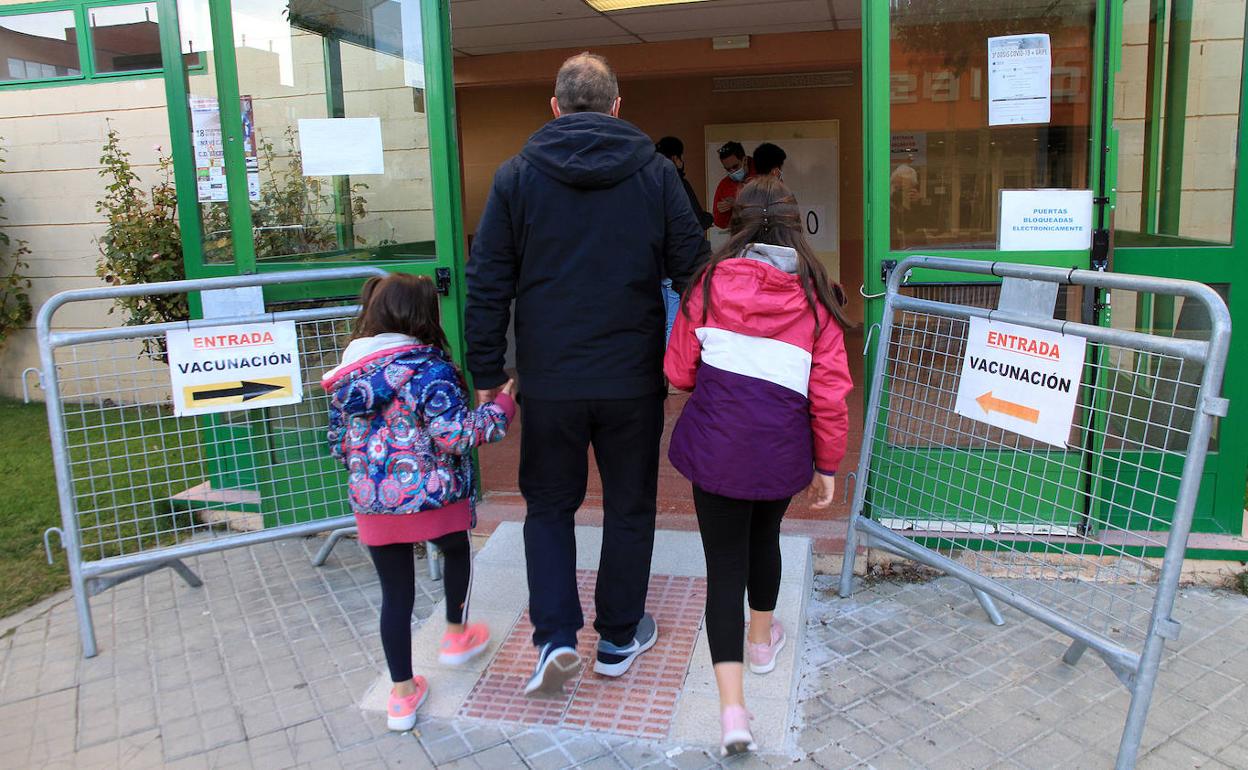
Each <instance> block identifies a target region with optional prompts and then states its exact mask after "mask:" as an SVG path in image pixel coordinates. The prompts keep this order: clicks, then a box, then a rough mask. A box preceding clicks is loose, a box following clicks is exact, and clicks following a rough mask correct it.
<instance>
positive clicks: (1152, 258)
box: [1112, 0, 1248, 558]
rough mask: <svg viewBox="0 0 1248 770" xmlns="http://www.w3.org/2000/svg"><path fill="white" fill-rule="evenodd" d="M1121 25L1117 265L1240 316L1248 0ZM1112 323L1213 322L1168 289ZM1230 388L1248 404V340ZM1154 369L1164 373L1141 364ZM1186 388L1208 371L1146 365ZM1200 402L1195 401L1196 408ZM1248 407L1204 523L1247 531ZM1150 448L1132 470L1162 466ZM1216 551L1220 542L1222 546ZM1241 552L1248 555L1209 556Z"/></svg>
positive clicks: (1224, 443) (1153, 12)
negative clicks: (1184, 285)
mask: <svg viewBox="0 0 1248 770" xmlns="http://www.w3.org/2000/svg"><path fill="white" fill-rule="evenodd" d="M1123 14H1124V15H1123V21H1122V30H1121V42H1120V45H1121V50H1122V52H1123V56H1122V62H1123V63H1122V67H1121V69H1120V71H1119V72H1118V73H1117V76H1116V83H1115V91H1116V93H1117V94H1118V98H1117V100H1116V105H1117V106H1116V110H1115V115H1114V124H1115V127H1116V128H1117V130H1118V132H1119V135H1120V137H1121V140H1120V155H1119V164H1118V174H1117V177H1118V185H1117V187H1118V189H1117V202H1118V206H1117V210H1116V212H1115V219H1114V251H1113V263H1112V269H1114V270H1115V271H1121V272H1124V273H1140V274H1145V275H1159V276H1166V277H1172V278H1186V279H1189V280H1195V281H1201V282H1203V283H1207V284H1210V285H1211V286H1213V287H1214V288H1215V289H1216V290H1217V291H1218V292H1219V293H1220V294H1221V295H1222V296H1223V298H1224V299H1226V300H1227V301H1228V304H1229V305H1230V308H1231V315H1232V317H1233V318H1235V319H1242V318H1248V248H1246V247H1245V246H1244V245H1243V241H1244V239H1243V238H1242V237H1241V236H1242V234H1243V233H1244V232H1245V230H1244V227H1245V226H1248V222H1246V221H1245V209H1246V208H1248V207H1245V206H1244V205H1242V204H1240V205H1236V202H1237V201H1236V194H1235V193H1236V190H1237V189H1245V188H1244V187H1243V185H1244V184H1245V183H1248V178H1246V177H1245V174H1246V173H1248V172H1246V170H1245V168H1244V164H1241V163H1238V159H1239V158H1240V157H1243V156H1244V153H1245V152H1246V151H1248V147H1246V146H1245V141H1246V140H1248V138H1246V137H1245V136H1244V135H1243V133H1242V132H1241V130H1240V123H1241V115H1243V112H1244V106H1245V89H1244V78H1243V72H1244V66H1245V65H1244V62H1245V58H1244V57H1245V47H1244V38H1245V1H1244V0H1212V1H1211V2H1194V0H1126V2H1125V3H1124V5H1123ZM1112 323H1113V324H1114V325H1115V326H1119V327H1122V328H1133V329H1139V330H1141V331H1147V332H1151V333H1153V334H1161V335H1166V336H1181V337H1187V338H1196V339H1204V338H1207V335H1208V330H1209V319H1208V318H1207V317H1205V313H1204V312H1203V311H1201V310H1199V309H1197V307H1196V305H1195V303H1190V304H1188V303H1176V302H1175V301H1174V300H1173V299H1171V298H1167V297H1154V296H1149V295H1139V296H1134V295H1126V296H1118V295H1115V296H1114V298H1113V311H1112ZM1231 346H1232V347H1231V356H1230V361H1229V364H1228V370H1227V377H1226V381H1225V384H1224V391H1223V395H1225V396H1227V397H1228V398H1230V399H1231V403H1232V404H1242V402H1243V400H1244V397H1245V395H1248V392H1246V390H1245V388H1246V387H1248V386H1245V382H1248V370H1246V369H1245V367H1246V366H1248V364H1246V363H1245V362H1246V361H1248V337H1245V335H1243V334H1237V335H1234V336H1233V337H1232V340H1231ZM1138 365H1139V366H1142V367H1145V369H1146V370H1147V369H1149V368H1152V369H1155V367H1156V365H1155V364H1152V363H1150V362H1147V361H1145V362H1141V363H1139V364H1138ZM1144 374H1145V375H1146V376H1148V375H1151V376H1152V377H1154V378H1158V379H1160V380H1162V381H1176V387H1177V388H1178V391H1177V392H1179V393H1183V392H1191V391H1190V388H1184V387H1182V386H1183V385H1189V384H1191V383H1194V382H1197V381H1199V376H1200V372H1199V371H1197V370H1195V369H1193V368H1192V367H1188V371H1183V372H1181V373H1179V372H1164V371H1163V372H1157V371H1145V372H1144ZM1188 406H1192V405H1190V404H1189V405H1188ZM1244 420H1245V412H1244V410H1243V408H1242V407H1241V408H1234V407H1233V408H1232V409H1231V412H1230V414H1229V415H1228V416H1227V417H1226V418H1225V419H1223V420H1222V421H1221V425H1220V426H1219V430H1218V432H1217V434H1216V435H1215V436H1214V439H1213V444H1212V446H1211V452H1212V454H1211V455H1210V457H1209V460H1208V462H1207V464H1206V466H1205V478H1204V479H1203V483H1202V488H1201V494H1200V497H1199V498H1198V502H1197V510H1196V518H1195V521H1194V522H1193V531H1194V532H1197V533H1216V534H1228V535H1239V534H1242V532H1243V525H1244V513H1243V509H1244V469H1245V466H1246V465H1248V442H1245V441H1234V440H1230V439H1229V437H1232V436H1236V435H1240V434H1241V433H1242V431H1243V429H1244V428H1243V425H1244ZM1149 449H1150V448H1149V447H1147V446H1145V447H1143V448H1142V449H1141V450H1140V451H1139V452H1137V453H1136V455H1137V456H1136V457H1127V458H1124V466H1125V467H1127V468H1130V467H1139V468H1154V467H1156V469H1157V472H1158V474H1159V475H1164V476H1165V477H1167V478H1169V477H1172V476H1173V475H1174V469H1167V468H1160V467H1157V463H1158V462H1160V461H1159V460H1158V459H1157V457H1158V456H1159V453H1157V452H1150V451H1148V450H1149ZM1215 548H1216V546H1215ZM1204 555H1205V556H1207V557H1210V558H1242V554H1239V555H1235V554H1218V553H1213V552H1210V553H1206V554H1204Z"/></svg>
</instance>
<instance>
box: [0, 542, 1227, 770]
mask: <svg viewBox="0 0 1248 770" xmlns="http://www.w3.org/2000/svg"><path fill="white" fill-rule="evenodd" d="M319 544H320V541H319V540H306V541H286V542H282V543H276V544H268V545H261V546H256V547H254V548H250V549H246V550H239V551H232V552H228V553H224V554H214V555H210V556H204V557H200V558H197V559H194V560H192V562H191V563H190V564H191V566H192V567H193V568H194V569H196V570H197V571H198V572H199V573H200V574H201V576H202V577H203V578H204V587H203V588H200V589H192V588H188V587H187V586H185V585H184V584H183V583H182V582H181V581H180V580H179V579H178V578H176V576H174V575H172V574H171V573H168V572H161V573H155V574H152V575H149V576H147V577H145V578H143V579H141V580H137V581H134V582H131V583H129V584H126V585H123V586H121V587H119V588H117V589H115V590H112V591H109V592H106V593H104V594H102V595H100V596H98V597H96V598H95V599H94V601H93V607H94V614H95V618H96V623H97V631H98V634H99V641H100V650H101V652H100V655H99V656H98V657H96V658H94V659H92V660H83V659H81V658H80V656H79V653H78V640H77V632H76V626H75V621H74V615H73V611H72V606H71V604H70V603H69V602H65V601H63V602H60V603H58V604H55V605H53V606H51V607H50V608H49V609H47V610H46V611H44V612H42V613H40V614H37V615H35V616H32V617H26V618H24V619H23V620H22V621H21V622H19V623H16V624H13V623H3V624H0V627H3V628H8V631H7V632H6V633H3V634H0V766H3V767H14V768H19V767H20V768H26V767H127V768H132V767H133V768H144V767H160V766H168V767H178V768H218V767H257V768H266V769H267V768H286V767H404V768H411V767H415V768H424V767H455V768H491V769H493V768H506V767H517V768H542V769H545V768H561V767H587V768H625V767H629V768H632V767H636V768H640V767H656V768H658V767H665V768H687V769H688V770H695V769H697V768H706V767H715V766H718V762H717V760H716V759H715V758H714V757H713V756H712V755H711V753H710V752H709V751H708V750H707V749H706V747H698V746H682V745H674V744H672V743H670V742H653V741H648V740H643V739H637V738H632V737H628V736H621V735H613V734H607V733H600V732H594V731H592V730H567V729H557V728H550V727H545V726H527V725H523V724H516V723H500V722H493V721H489V720H484V719H470V718H455V719H432V718H425V719H422V720H421V721H420V722H419V723H418V725H417V729H416V730H415V731H413V732H412V733H407V734H402V735H400V734H393V733H389V732H387V731H386V730H385V727H384V723H383V722H382V721H381V720H380V719H379V718H378V716H377V715H376V714H371V713H370V714H366V713H364V712H362V711H361V710H360V708H359V703H360V699H361V697H362V696H363V694H364V692H365V691H366V690H367V688H368V687H369V686H370V685H371V684H372V682H373V681H374V680H375V678H376V676H377V673H378V672H379V671H380V670H381V669H382V668H383V662H382V660H381V647H380V643H379V641H378V637H377V630H376V612H377V604H378V601H379V596H378V592H377V587H376V579H375V576H374V575H373V571H372V567H371V565H370V564H369V562H368V559H367V556H366V555H365V554H364V553H363V551H361V549H360V548H359V546H358V545H357V544H356V543H355V542H354V541H344V542H343V543H342V544H340V546H339V548H338V549H337V550H336V551H335V553H334V555H333V557H331V559H330V561H329V563H328V564H327V565H326V566H325V567H323V568H319V569H318V568H315V567H312V566H311V564H310V558H311V556H312V554H313V553H314V552H315V550H316V548H317V547H318V546H319ZM417 574H418V576H419V577H420V579H421V580H420V590H419V591H418V599H417V604H418V607H417V615H419V616H420V617H425V616H427V615H428V614H429V613H430V611H431V610H432V608H433V607H434V605H435V604H436V602H437V601H438V599H439V598H440V597H439V589H438V586H437V584H436V583H431V582H428V581H427V580H426V579H425V578H424V575H423V571H421V570H419V569H418V573H417ZM1020 587H1021V586H1020ZM1110 590H1112V589H1110ZM1003 612H1004V614H1005V616H1006V619H1007V625H1006V626H1004V627H1002V628H996V627H994V626H992V625H990V624H989V623H987V622H986V621H985V620H984V618H983V616H982V613H981V612H980V610H979V608H978V605H977V603H976V602H975V601H974V599H973V598H972V596H971V594H970V593H969V591H967V590H966V589H965V588H964V587H963V586H961V585H960V584H958V583H956V582H955V581H952V580H949V579H946V578H942V579H938V580H934V581H930V582H925V583H902V582H890V581H872V582H869V583H868V584H865V585H864V586H863V587H861V588H860V589H859V590H858V592H857V593H856V594H855V595H854V597H853V598H852V599H849V600H842V599H839V598H837V597H836V596H835V594H834V581H833V580H832V579H831V578H829V577H824V576H817V578H816V581H815V586H814V589H813V594H812V597H811V603H810V606H809V612H808V617H807V633H806V636H805V647H804V649H803V650H802V664H801V685H800V691H799V698H798V701H799V702H798V703H797V708H798V711H799V716H800V719H799V725H798V726H797V727H796V728H795V733H796V734H795V736H794V737H795V744H796V746H797V752H796V753H795V754H794V755H791V756H790V755H787V754H785V755H760V756H753V757H747V758H744V759H740V760H736V761H733V762H730V763H728V766H730V767H751V768H755V767H758V768H761V767H793V768H839V767H859V766H861V767H878V768H891V767H931V768H944V767H957V768H968V767H969V768H981V767H1007V768H1015V767H1023V768H1049V767H1110V766H1112V760H1113V755H1114V752H1115V751H1116V749H1117V742H1118V736H1119V731H1120V729H1121V724H1122V720H1123V718H1124V715H1125V709H1126V703H1127V693H1126V691H1125V690H1124V689H1123V688H1122V687H1121V685H1119V684H1118V682H1117V680H1116V679H1115V678H1114V677H1113V675H1112V674H1111V673H1110V672H1109V670H1108V669H1107V668H1106V667H1105V666H1104V665H1103V664H1101V663H1100V662H1099V661H1098V660H1097V659H1096V658H1095V656H1092V655H1088V656H1085V658H1084V661H1083V662H1082V663H1081V664H1080V665H1079V666H1077V667H1073V668H1072V667H1069V666H1066V665H1065V664H1063V663H1061V662H1060V660H1059V658H1060V655H1061V653H1062V652H1063V651H1064V649H1065V647H1066V644H1065V642H1064V641H1063V639H1062V638H1061V637H1060V635H1058V634H1056V633H1053V632H1051V631H1049V630H1048V629H1047V627H1045V626H1042V625H1040V624H1038V623H1035V622H1032V621H1029V620H1026V619H1024V618H1022V617H1021V616H1020V615H1019V614H1018V613H1015V612H1012V611H1010V610H1008V609H1005V610H1003ZM1176 619H1178V620H1179V621H1180V622H1181V623H1182V624H1183V634H1182V637H1181V639H1180V640H1179V641H1178V642H1177V643H1172V644H1171V645H1170V649H1169V651H1168V652H1167V655H1166V658H1165V660H1164V663H1163V666H1162V671H1161V676H1160V680H1159V683H1158V688H1157V691H1156V695H1155V697H1154V701H1153V703H1154V705H1153V709H1152V712H1151V714H1150V719H1149V723H1148V728H1147V730H1146V734H1145V739H1144V750H1143V753H1142V755H1141V756H1142V758H1141V762H1140V765H1141V767H1146V768H1153V767H1156V768H1186V767H1201V768H1244V767H1248V712H1246V710H1245V708H1244V703H1245V700H1246V699H1248V654H1246V653H1245V650H1246V649H1248V644H1246V642H1248V599H1245V598H1244V597H1242V596H1239V595H1237V594H1232V593H1228V592H1224V591H1216V590H1210V589H1196V588H1192V589H1185V590H1184V591H1182V595H1181V597H1180V601H1179V606H1178V609H1177V611H1176ZM417 622H419V620H418V621H417ZM432 681H433V686H434V687H436V686H437V679H436V675H435V676H433V677H432Z"/></svg>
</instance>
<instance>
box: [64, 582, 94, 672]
mask: <svg viewBox="0 0 1248 770" xmlns="http://www.w3.org/2000/svg"><path fill="white" fill-rule="evenodd" d="M76 566H77V565H74V564H73V563H72V561H71V564H70V570H69V582H70V584H71V585H72V586H73V589H74V611H75V612H76V613H77V614H78V637H79V639H80V640H81V642H82V657H84V658H94V657H95V656H96V654H98V652H99V649H98V648H97V647H96V646H95V621H94V620H93V619H92V618H91V598H90V596H88V594H87V586H86V581H85V580H84V579H83V577H82V573H81V572H80V571H79V570H78V569H76V568H75V567H76Z"/></svg>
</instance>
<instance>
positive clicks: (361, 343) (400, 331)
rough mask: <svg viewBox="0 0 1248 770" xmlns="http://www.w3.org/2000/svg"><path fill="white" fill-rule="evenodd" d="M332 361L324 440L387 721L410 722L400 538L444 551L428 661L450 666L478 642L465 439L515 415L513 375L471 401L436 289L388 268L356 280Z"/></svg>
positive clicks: (492, 430) (406, 553)
mask: <svg viewBox="0 0 1248 770" xmlns="http://www.w3.org/2000/svg"><path fill="white" fill-rule="evenodd" d="M360 304H361V307H362V310H361V312H360V317H359V318H358V319H357V320H356V324H355V334H354V336H353V338H352V340H351V342H350V344H348V345H347V349H346V350H345V351H344V352H343V361H342V363H341V364H340V365H339V366H338V367H336V368H335V369H332V370H331V371H329V372H328V373H326V374H325V376H324V377H323V378H322V380H321V385H322V386H323V387H324V388H325V390H326V391H327V392H328V393H329V394H330V409H329V449H330V453H331V454H332V455H333V456H334V457H335V458H337V459H339V460H341V461H342V463H343V464H344V465H345V466H346V467H347V472H348V496H349V498H350V503H351V511H352V512H353V513H354V514H355V520H356V523H357V524H358V526H359V531H360V542H361V543H363V544H364V545H367V546H368V549H369V552H370V553H371V554H372V557H373V564H374V565H375V566H376V567H377V576H378V578H379V580H380V582H381V645H382V648H383V649H384V650H385V653H386V664H387V665H388V667H389V669H390V678H391V680H392V681H393V682H394V688H393V690H391V693H390V704H389V708H388V711H387V714H388V724H389V727H390V729H391V730H399V731H403V730H410V729H412V726H413V725H415V724H416V710H417V709H418V708H420V706H421V704H422V703H423V702H424V700H425V696H426V695H428V693H429V685H428V682H427V681H426V680H425V678H424V677H421V676H416V677H413V675H412V607H413V604H414V601H415V597H416V576H415V564H414V558H413V550H412V544H413V543H416V542H420V541H431V542H433V543H434V544H435V545H436V546H437V547H438V548H439V549H440V550H441V551H442V553H443V555H444V556H445V565H446V566H445V572H444V582H443V584H444V586H445V591H446V623H447V630H446V635H445V636H443V637H442V646H441V649H440V650H439V654H438V659H439V661H441V662H442V663H444V664H448V665H458V664H462V663H465V662H467V661H468V660H470V659H471V658H473V657H475V656H476V655H478V654H480V653H481V652H482V651H483V650H485V648H486V647H487V646H488V645H489V641H490V632H489V629H488V627H487V626H486V625H485V624H484V623H471V624H470V623H467V613H468V593H469V584H470V582H471V559H472V554H471V550H470V547H469V542H468V530H469V529H471V528H472V525H473V519H474V515H475V513H474V510H473V505H474V500H473V494H474V487H475V480H474V478H473V466H472V458H471V456H470V454H471V450H472V448H473V447H476V446H480V445H482V444H488V443H492V442H495V441H501V440H502V438H503V436H504V434H505V433H506V431H507V426H508V424H509V423H510V422H511V419H512V417H513V416H515V411H516V405H515V401H513V399H512V395H513V394H514V391H515V386H514V383H512V382H508V383H507V384H506V385H505V386H504V387H503V390H502V392H501V393H500V394H499V395H498V397H497V399H496V400H495V401H493V402H491V403H488V404H484V405H482V406H479V407H477V408H476V409H471V408H469V406H468V396H467V394H466V391H465V385H464V381H463V377H462V376H461V375H460V372H459V370H458V369H457V368H456V367H455V365H454V364H453V363H452V362H451V359H450V358H449V357H448V355H447V352H446V351H447V342H446V337H445V335H444V334H443V333H442V327H441V324H440V322H439V314H438V294H437V290H436V289H435V288H434V285H433V282H432V281H430V280H429V279H428V278H426V277H423V276H414V275H407V274H401V273H396V274H394V275H390V276H387V277H385V278H373V279H370V280H369V281H368V283H367V284H365V285H364V291H363V294H362V296H361V298H360Z"/></svg>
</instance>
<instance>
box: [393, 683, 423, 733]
mask: <svg viewBox="0 0 1248 770" xmlns="http://www.w3.org/2000/svg"><path fill="white" fill-rule="evenodd" d="M412 683H413V684H415V685H416V692H414V693H412V694H411V695H406V696H400V695H395V694H394V690H391V691H390V705H389V706H387V707H386V727H389V728H390V729H391V730H394V731H395V732H400V733H405V732H407V731H408V730H411V729H412V728H413V727H415V726H416V710H417V709H419V708H420V707H421V705H422V704H424V702H425V698H426V697H427V696H428V695H429V683H428V682H427V681H425V678H424V677H423V676H417V677H412Z"/></svg>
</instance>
